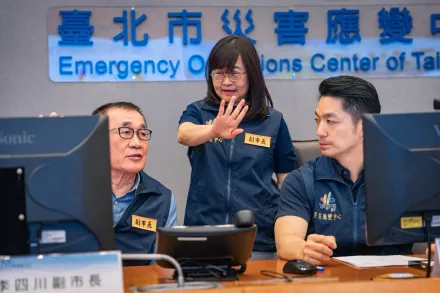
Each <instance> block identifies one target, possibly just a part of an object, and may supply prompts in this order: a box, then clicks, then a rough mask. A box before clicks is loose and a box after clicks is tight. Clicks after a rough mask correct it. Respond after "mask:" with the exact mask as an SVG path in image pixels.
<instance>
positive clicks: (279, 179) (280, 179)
mask: <svg viewBox="0 0 440 293" xmlns="http://www.w3.org/2000/svg"><path fill="white" fill-rule="evenodd" d="M275 175H276V176H277V185H278V189H281V186H282V185H283V182H284V179H286V177H287V175H289V173H278V174H275Z"/></svg>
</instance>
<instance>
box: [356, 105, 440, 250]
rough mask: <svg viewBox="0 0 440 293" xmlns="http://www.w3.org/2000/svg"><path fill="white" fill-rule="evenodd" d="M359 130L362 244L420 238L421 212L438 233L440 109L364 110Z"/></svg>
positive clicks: (422, 232) (435, 234) (439, 234)
mask: <svg viewBox="0 0 440 293" xmlns="http://www.w3.org/2000/svg"><path fill="white" fill-rule="evenodd" d="M363 131H364V170H365V190H366V198H365V200H366V240H367V244H369V245H393V244H409V243H414V242H424V241H426V235H425V233H426V230H425V226H424V218H423V217H424V216H425V215H430V216H433V226H434V227H433V228H432V236H433V237H440V221H439V220H440V113H435V112H432V113H412V114H374V115H372V114H369V115H365V117H364V119H363ZM428 213H429V214H428Z"/></svg>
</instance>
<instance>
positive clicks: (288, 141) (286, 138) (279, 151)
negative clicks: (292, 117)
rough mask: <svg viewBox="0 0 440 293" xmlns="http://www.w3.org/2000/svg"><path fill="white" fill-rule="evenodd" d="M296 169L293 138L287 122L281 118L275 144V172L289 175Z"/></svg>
mask: <svg viewBox="0 0 440 293" xmlns="http://www.w3.org/2000/svg"><path fill="white" fill-rule="evenodd" d="M295 168H296V155H295V149H294V147H293V143H292V138H291V137H290V133H289V129H288V128H287V124H286V121H284V118H281V123H280V129H279V130H278V138H277V141H276V143H275V151H274V171H275V173H276V174H279V173H289V172H292V171H293V170H294V169H295Z"/></svg>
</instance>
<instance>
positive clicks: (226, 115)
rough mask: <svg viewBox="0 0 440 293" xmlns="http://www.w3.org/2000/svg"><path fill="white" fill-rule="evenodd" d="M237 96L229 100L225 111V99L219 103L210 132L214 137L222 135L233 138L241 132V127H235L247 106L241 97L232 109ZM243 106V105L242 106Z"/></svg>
mask: <svg viewBox="0 0 440 293" xmlns="http://www.w3.org/2000/svg"><path fill="white" fill-rule="evenodd" d="M236 100H237V98H236V97H235V96H233V97H232V98H231V100H230V101H229V105H228V107H227V108H226V111H225V100H222V101H221V103H220V107H219V111H218V115H217V117H216V118H215V122H214V124H213V125H212V129H211V132H212V134H213V136H214V137H222V138H224V139H233V138H234V137H236V136H237V135H239V134H240V133H242V132H243V129H241V128H237V127H238V125H240V122H241V121H242V120H243V118H244V116H245V115H246V112H247V111H248V109H249V106H244V103H245V100H244V99H242V100H241V101H240V102H239V103H238V105H237V107H235V110H234V111H232V109H233V107H234V104H235V101H236ZM243 106H244V107H243Z"/></svg>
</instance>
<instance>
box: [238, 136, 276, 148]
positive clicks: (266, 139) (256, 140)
mask: <svg viewBox="0 0 440 293" xmlns="http://www.w3.org/2000/svg"><path fill="white" fill-rule="evenodd" d="M270 139H271V137H270V136H263V135H257V134H252V133H245V135H244V143H245V144H251V145H256V146H261V147H266V148H270Z"/></svg>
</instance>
